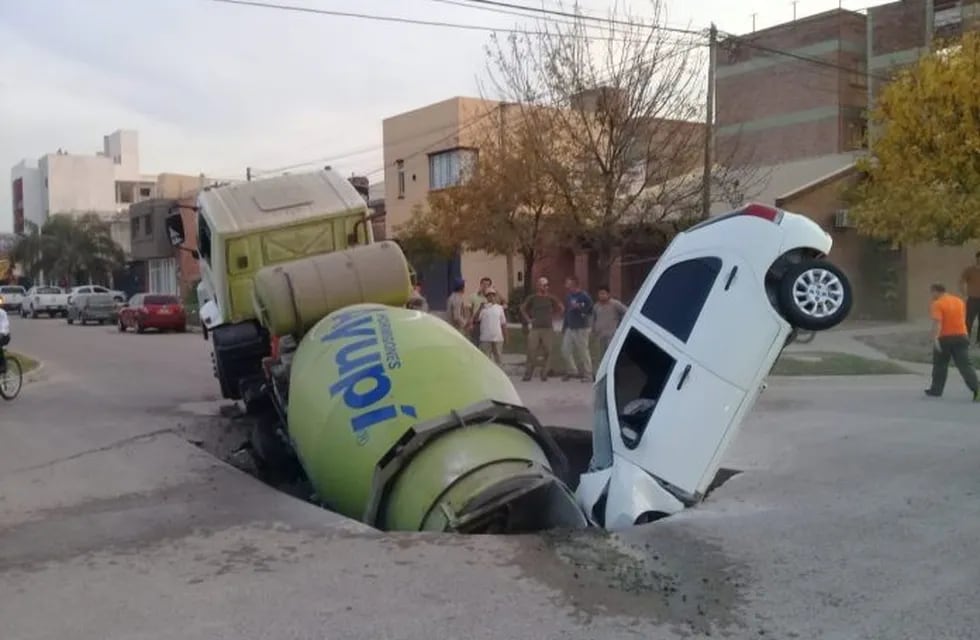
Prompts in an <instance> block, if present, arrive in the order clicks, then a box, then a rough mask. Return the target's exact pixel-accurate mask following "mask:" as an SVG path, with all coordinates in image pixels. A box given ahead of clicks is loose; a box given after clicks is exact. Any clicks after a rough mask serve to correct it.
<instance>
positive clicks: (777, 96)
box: [716, 10, 867, 164]
mask: <svg viewBox="0 0 980 640" xmlns="http://www.w3.org/2000/svg"><path fill="white" fill-rule="evenodd" d="M750 45H756V46H750ZM766 49H771V50H776V51H787V52H790V53H792V54H794V55H795V56H796V57H793V56H787V55H780V54H779V53H775V52H773V51H767V50H766ZM865 57H866V26H865V18H864V16H863V15H861V14H858V13H854V12H851V11H846V10H833V11H828V12H825V13H821V14H818V15H815V16H810V17H807V18H803V19H800V20H797V21H795V22H791V23H786V24H782V25H777V26H775V27H772V28H769V29H765V30H763V31H758V32H756V33H752V34H749V35H746V36H743V37H741V38H740V39H739V40H729V41H726V42H723V43H722V45H721V46H720V47H719V55H718V80H717V85H716V87H717V107H716V109H717V111H716V119H717V123H718V126H719V129H718V135H719V140H718V144H719V149H720V150H722V152H723V153H724V150H726V149H730V148H731V147H732V146H733V145H734V146H737V148H738V154H737V158H738V159H739V160H741V161H743V162H751V163H753V164H770V163H775V162H782V161H787V160H792V159H797V158H806V157H812V156H820V155H827V154H834V153H840V152H843V151H847V150H850V149H853V148H856V147H857V146H860V133H861V124H860V122H861V110H862V109H864V107H865V105H866V104H867V100H866V97H867V92H866V90H865V84H864V83H865V75H864V74H863V72H862V70H863V68H864V63H865ZM799 58H808V59H817V60H823V61H825V62H826V64H823V65H821V64H815V63H813V62H808V61H806V60H800V59H799ZM835 66H844V67H847V68H853V69H854V70H855V71H854V72H849V71H845V70H841V69H838V68H835Z"/></svg>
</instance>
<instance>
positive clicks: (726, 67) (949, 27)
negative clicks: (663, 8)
mask: <svg viewBox="0 0 980 640" xmlns="http://www.w3.org/2000/svg"><path fill="white" fill-rule="evenodd" d="M978 27H980V0H898V1H897V2H891V3H888V4H884V5H879V6H876V7H871V8H869V9H867V10H866V12H865V13H858V12H855V11H848V10H845V9H834V10H832V11H826V12H823V13H819V14H816V15H813V16H809V17H806V18H801V19H799V20H795V21H793V22H787V23H784V24H780V25H776V26H773V27H770V28H768V29H763V30H760V31H756V32H753V33H751V34H746V35H742V36H738V37H733V38H727V39H724V40H722V41H721V42H720V43H719V51H718V66H717V80H716V95H717V101H716V106H715V108H716V123H717V130H716V133H717V141H718V145H719V148H720V149H730V148H732V147H733V146H734V147H736V148H737V151H738V157H739V158H740V159H742V160H745V161H748V162H752V163H754V164H776V163H780V162H785V161H790V160H796V159H801V158H810V157H819V156H826V155H833V154H840V153H848V152H851V151H856V150H860V149H863V148H864V147H865V143H866V134H867V109H868V105H869V104H873V103H874V100H875V96H877V95H879V94H880V91H881V88H882V87H883V86H884V84H886V82H887V78H889V77H890V76H891V75H893V74H894V73H895V72H896V71H898V70H900V69H901V68H903V67H905V66H907V65H909V64H911V63H913V62H915V61H916V60H918V59H919V57H920V56H922V55H923V54H924V53H925V52H926V51H928V50H929V48H930V47H931V46H932V44H933V43H934V42H935V41H936V40H937V39H945V38H951V37H955V36H957V35H959V34H960V33H962V32H963V31H964V30H969V29H976V28H978ZM816 177H817V176H814V178H816Z"/></svg>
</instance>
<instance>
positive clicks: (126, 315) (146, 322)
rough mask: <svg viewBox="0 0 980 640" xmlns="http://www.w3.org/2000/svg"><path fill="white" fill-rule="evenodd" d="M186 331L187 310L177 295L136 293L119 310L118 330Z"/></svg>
mask: <svg viewBox="0 0 980 640" xmlns="http://www.w3.org/2000/svg"><path fill="white" fill-rule="evenodd" d="M126 329H134V330H135V331H136V333H143V332H144V331H146V330H147V329H156V330H157V331H178V332H180V333H183V332H185V331H187V312H186V310H185V309H184V305H183V304H181V302H180V299H179V298H178V297H177V296H169V295H163V294H158V293H138V294H136V295H135V296H133V297H132V298H130V299H129V302H128V303H126V304H125V305H123V307H122V309H120V310H119V331H126Z"/></svg>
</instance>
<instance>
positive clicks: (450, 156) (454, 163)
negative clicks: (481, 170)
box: [429, 149, 477, 189]
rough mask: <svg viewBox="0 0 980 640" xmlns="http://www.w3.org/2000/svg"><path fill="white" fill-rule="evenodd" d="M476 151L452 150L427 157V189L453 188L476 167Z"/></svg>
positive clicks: (464, 179)
mask: <svg viewBox="0 0 980 640" xmlns="http://www.w3.org/2000/svg"><path fill="white" fill-rule="evenodd" d="M476 157H477V154H476V149H452V150H450V151H442V152H440V153H433V154H432V155H430V156H429V188H430V189H445V188H447V187H454V186H456V185H458V184H460V183H461V182H465V181H466V179H467V178H468V177H469V176H470V175H471V174H472V172H473V169H474V168H475V167H476Z"/></svg>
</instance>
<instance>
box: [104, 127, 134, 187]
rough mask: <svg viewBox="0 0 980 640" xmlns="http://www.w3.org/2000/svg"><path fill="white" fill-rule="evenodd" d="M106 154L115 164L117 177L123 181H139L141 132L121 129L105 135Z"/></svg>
mask: <svg viewBox="0 0 980 640" xmlns="http://www.w3.org/2000/svg"><path fill="white" fill-rule="evenodd" d="M103 150H104V153H105V155H106V156H107V157H108V158H109V159H110V160H111V161H112V163H113V165H114V166H115V179H116V180H118V181H121V182H138V181H139V180H140V179H141V178H142V176H141V175H140V148H139V134H138V133H137V132H135V131H131V130H124V129H120V130H118V131H114V132H112V133H110V134H109V135H107V136H105V138H104V143H103Z"/></svg>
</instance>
